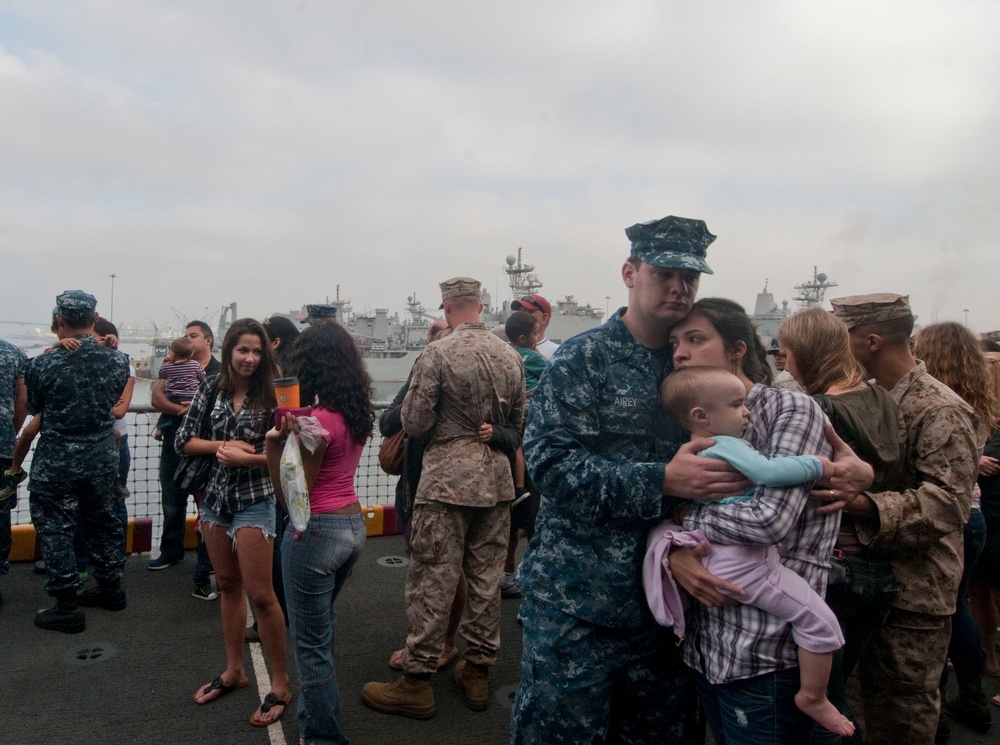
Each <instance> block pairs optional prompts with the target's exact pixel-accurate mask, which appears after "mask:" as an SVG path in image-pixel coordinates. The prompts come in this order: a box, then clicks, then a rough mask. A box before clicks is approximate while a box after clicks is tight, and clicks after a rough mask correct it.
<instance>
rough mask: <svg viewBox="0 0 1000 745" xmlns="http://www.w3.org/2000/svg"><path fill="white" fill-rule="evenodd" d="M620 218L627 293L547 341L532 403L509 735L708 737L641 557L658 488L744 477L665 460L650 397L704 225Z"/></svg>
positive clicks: (728, 488) (672, 447)
mask: <svg viewBox="0 0 1000 745" xmlns="http://www.w3.org/2000/svg"><path fill="white" fill-rule="evenodd" d="M625 232H626V234H627V235H628V237H629V239H630V240H631V242H632V255H631V257H630V258H629V260H628V261H627V262H626V263H625V265H624V266H623V267H622V278H623V280H624V282H625V285H626V286H627V287H628V288H629V304H628V307H627V308H623V309H621V310H619V311H618V312H617V313H616V314H614V315H613V316H612V317H611V318H609V319H608V321H607V322H606V323H605V324H604V325H603V326H601V327H599V328H596V329H592V330H589V331H586V332H584V333H583V334H580V335H579V336H576V337H574V338H572V339H570V340H569V341H567V342H566V343H564V344H563V345H562V346H561V347H560V348H559V350H558V351H557V352H556V354H555V355H554V356H553V358H552V360H551V362H550V363H549V366H548V368H547V369H546V371H545V373H544V374H543V376H542V379H541V383H540V384H539V386H538V388H537V389H536V390H535V394H534V399H533V402H532V405H531V408H530V411H529V416H528V427H527V432H526V434H525V456H526V458H527V463H528V467H529V469H530V472H531V476H532V478H533V479H534V480H535V483H536V484H537V485H538V486H539V488H540V489H541V492H542V500H541V508H540V511H539V514H538V522H537V526H536V533H535V535H534V537H533V538H532V540H531V542H530V544H529V545H528V549H527V552H526V553H525V556H524V560H523V561H522V563H521V567H520V570H519V572H518V584H520V586H521V587H522V588H524V591H525V594H526V597H525V600H524V601H523V602H522V605H521V619H522V620H523V623H524V645H523V656H522V660H521V682H520V686H519V687H518V691H517V696H516V698H515V701H514V712H513V721H512V724H511V736H510V742H511V743H525V744H531V745H534V744H536V743H583V742H617V743H656V745H662V743H695V742H698V743H700V742H703V738H704V730H703V724H702V722H701V716H700V713H699V706H698V700H697V696H696V692H695V686H694V682H693V679H692V677H691V675H690V673H689V671H688V670H687V669H686V668H685V666H684V665H683V664H682V662H681V660H680V656H679V655H678V653H677V646H676V645H677V639H676V637H675V636H674V635H673V633H672V632H671V631H670V630H669V629H666V628H663V627H660V626H658V625H657V624H656V623H655V621H654V620H653V618H652V616H651V614H650V612H649V609H648V607H647V605H646V600H645V596H644V594H643V590H642V582H641V569H642V560H643V554H644V551H645V546H646V535H647V533H648V532H649V530H650V528H652V527H653V526H655V525H656V524H657V523H658V522H659V521H660V520H662V519H663V518H664V517H666V516H667V515H669V514H670V513H671V511H672V510H673V508H674V506H675V505H676V503H677V502H676V500H675V499H674V498H673V497H669V496H665V494H667V493H671V494H674V495H677V496H683V497H693V496H695V495H696V494H697V492H699V491H701V492H702V496H704V495H705V493H706V492H705V491H702V490H708V491H710V492H713V493H715V494H717V495H718V496H723V495H726V494H733V493H735V492H736V491H737V490H738V489H735V488H734V485H735V484H736V483H737V482H739V481H740V480H741V478H742V477H740V476H739V475H738V474H735V473H734V472H731V471H730V470H729V469H728V468H726V467H722V468H721V469H718V470H717V468H716V467H715V466H712V465H705V464H703V463H701V461H703V460H708V459H698V458H694V461H696V462H697V465H696V466H694V465H692V466H690V467H689V469H688V470H687V471H686V472H684V473H683V474H682V475H681V472H680V471H677V470H673V469H674V468H675V467H676V462H675V463H674V464H670V463H668V462H669V461H671V460H672V459H673V458H674V456H675V454H676V453H677V451H678V449H679V448H681V447H682V443H684V440H685V437H684V433H683V432H682V430H681V427H680V426H679V425H678V424H677V423H676V422H675V421H673V420H672V419H671V418H670V417H669V415H667V414H665V413H664V412H663V410H662V408H661V406H660V403H659V396H658V390H659V384H660V382H661V381H662V380H663V378H664V377H665V376H666V375H667V374H668V373H669V372H670V371H671V370H672V361H671V349H670V347H669V344H668V338H669V331H670V328H671V327H672V326H673V325H674V324H676V323H677V322H678V321H680V320H682V319H683V318H684V317H685V316H686V315H687V313H688V311H689V310H690V308H691V305H692V304H693V302H694V299H695V293H696V292H697V288H698V281H699V279H700V275H701V273H711V270H710V269H709V268H708V265H707V264H706V263H705V254H706V249H707V247H708V245H709V244H710V243H711V242H712V241H713V240H714V239H715V236H713V235H711V234H710V233H709V232H708V230H707V228H706V226H705V223H704V222H702V221H701V220H690V219H686V218H679V217H673V216H670V217H666V218H663V219H662V220H657V221H654V222H650V223H644V224H639V225H634V226H632V227H631V228H628V229H627V230H626V231H625ZM684 447H685V448H686V446H684ZM688 457H689V458H690V457H693V456H690V455H689V456H688ZM690 462H691V461H690V460H689V461H688V463H690Z"/></svg>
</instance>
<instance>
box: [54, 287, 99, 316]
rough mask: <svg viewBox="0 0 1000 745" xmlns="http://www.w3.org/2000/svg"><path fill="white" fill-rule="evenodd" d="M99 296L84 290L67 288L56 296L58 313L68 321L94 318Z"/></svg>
mask: <svg viewBox="0 0 1000 745" xmlns="http://www.w3.org/2000/svg"><path fill="white" fill-rule="evenodd" d="M96 308H97V298H96V297H94V296H93V295H91V294H89V293H86V292H84V291H83V290H66V291H65V292H63V294H62V295H60V296H59V297H57V298H56V313H58V314H59V315H60V316H62V317H63V320H64V321H66V322H67V323H85V322H87V321H93V320H94V310H95V309H96Z"/></svg>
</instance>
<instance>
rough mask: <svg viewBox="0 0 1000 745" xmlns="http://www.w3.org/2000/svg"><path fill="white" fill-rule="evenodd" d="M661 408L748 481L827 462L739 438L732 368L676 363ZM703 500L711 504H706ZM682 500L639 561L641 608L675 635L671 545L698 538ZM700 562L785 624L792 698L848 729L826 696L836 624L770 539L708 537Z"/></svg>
mask: <svg viewBox="0 0 1000 745" xmlns="http://www.w3.org/2000/svg"><path fill="white" fill-rule="evenodd" d="M660 395H661V399H662V403H663V406H664V408H666V409H667V411H668V412H670V414H672V415H673V416H674V418H675V419H676V420H677V421H678V422H680V424H681V425H682V426H683V427H684V428H685V429H687V430H689V431H690V432H691V435H692V437H706V438H712V439H714V440H715V444H714V445H713V446H712V447H710V448H707V449H706V450H703V451H701V452H700V453H699V455H703V456H708V457H712V458H720V459H722V460H725V461H726V462H728V463H729V464H730V465H732V466H733V467H734V468H736V469H737V470H738V471H740V472H741V473H742V474H744V475H745V476H746V477H747V478H749V479H750V480H751V481H753V482H754V484H763V485H765V486H793V485H795V484H802V483H806V482H809V481H815V480H817V479H819V478H820V477H822V476H823V475H825V474H826V473H827V472H828V471H829V469H830V468H831V464H830V461H828V460H826V459H825V458H822V457H820V456H816V455H793V456H787V457H783V458H772V459H770V460H769V459H768V458H766V457H765V456H763V455H761V454H760V453H758V452H757V451H756V450H754V449H753V448H752V447H751V446H750V444H749V443H747V442H746V441H745V440H743V439H741V438H742V435H743V430H744V429H745V428H746V425H747V421H748V419H749V416H750V412H749V411H748V410H747V408H746V406H744V400H745V398H746V389H745V388H744V385H743V383H742V382H741V381H740V379H739V378H737V377H736V376H735V375H733V374H731V373H729V372H726V371H725V370H723V369H720V368H716V367H686V368H683V369H681V370H677V371H676V372H674V373H673V374H671V375H670V376H669V377H667V379H666V380H664V381H663V386H662V388H661V389H660ZM752 495H753V489H752V488H751V489H750V491H749V492H748V494H747V495H744V496H740V497H729V498H727V499H725V500H720V501H722V502H732V501H741V500H745V499H748V498H749V497H750V496H752ZM709 504H711V503H709ZM685 514H686V510H685V508H684V507H681V508H679V509H678V510H677V512H676V513H675V515H674V517H675V518H676V520H677V522H676V523H672V522H670V521H667V522H664V523H662V524H661V525H659V526H657V527H656V528H654V529H653V531H652V532H651V533H650V535H649V541H648V543H647V553H646V559H645V562H644V564H643V583H644V585H645V587H646V596H647V600H648V602H649V607H650V609H651V610H652V611H653V615H654V616H655V617H656V620H657V621H658V622H659V623H661V624H663V625H665V626H673V627H674V630H675V631H677V633H678V636H681V638H683V624H684V615H683V599H682V597H681V595H680V588H678V587H677V586H676V585H675V584H674V583H673V578H672V576H671V575H670V572H669V559H668V554H669V550H670V547H671V546H672V545H677V546H693V545H699V544H706V545H707V542H706V541H705V537H704V536H703V535H702V534H701V532H700V531H697V530H690V531H688V530H685V529H684V528H683V527H681V526H680V525H678V524H677V523H682V522H683V517H684V515H685ZM704 563H705V568H706V569H707V570H708V571H709V572H711V573H712V574H714V575H715V576H716V577H719V578H720V579H724V580H727V581H729V582H731V583H733V584H735V585H738V586H740V587H742V588H743V590H744V593H745V594H744V595H742V596H736V595H731V596H730V597H732V598H733V599H734V600H738V601H739V602H741V603H743V604H745V605H752V606H755V607H757V608H760V609H761V610H764V611H766V612H768V613H770V614H772V615H774V616H777V617H778V618H780V619H782V620H784V621H787V622H788V623H789V624H791V626H792V638H793V639H794V640H795V643H796V644H797V645H798V650H797V654H798V659H799V678H800V680H799V691H798V693H796V694H795V705H796V706H798V708H799V709H800V710H801V711H802V712H803V713H805V714H807V715H808V716H809V717H811V718H812V719H814V720H815V721H816V722H818V723H819V724H821V725H822V726H823V727H825V728H826V729H828V730H830V731H831V732H833V733H834V734H837V735H840V736H841V737H849V736H850V735H852V734H853V733H854V724H853V723H852V722H851V720H849V719H848V718H847V717H845V716H844V715H843V714H841V713H840V712H839V711H838V710H837V708H836V707H835V706H834V705H833V704H832V703H831V702H830V700H829V699H828V698H827V697H826V688H827V685H828V683H829V681H830V668H831V665H832V662H833V653H834V652H835V651H836V650H838V649H840V648H841V647H842V646H843V645H844V637H843V634H842V633H841V630H840V624H839V623H838V622H837V618H836V616H835V615H834V614H833V611H831V610H830V607H829V606H828V605H827V604H826V603H825V602H824V601H823V598H821V597H820V596H819V595H818V594H817V593H816V591H815V590H813V589H812V588H811V587H810V586H809V584H808V583H807V582H806V581H805V580H804V579H802V578H801V577H800V576H799V575H798V574H796V573H795V572H794V571H792V570H791V569H789V568H787V567H785V566H784V565H783V564H781V562H780V560H779V556H778V549H777V548H776V547H775V546H759V545H723V544H712V545H711V547H710V549H709V551H708V555H707V556H706V557H705V559H704Z"/></svg>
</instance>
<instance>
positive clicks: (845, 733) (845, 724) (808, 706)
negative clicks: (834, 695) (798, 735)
mask: <svg viewBox="0 0 1000 745" xmlns="http://www.w3.org/2000/svg"><path fill="white" fill-rule="evenodd" d="M795 705H796V706H798V707H799V711H801V712H802V713H803V714H806V715H807V716H808V717H809V718H810V719H813V720H814V721H816V722H818V723H819V724H821V725H822V726H823V727H824V728H825V729H828V730H830V732H832V733H833V734H835V735H839V736H840V737H850V736H851V735H853V734H854V722H852V721H851V720H850V719H848V718H847V717H845V716H844V715H843V714H841V713H840V712H839V711H837V707H836V706H834V705H833V704H832V703H830V699H828V698H826V697H825V696H824V697H823V698H812V697H810V696H808V695H807V694H805V693H803V692H802V691H799V692H798V693H796V694H795Z"/></svg>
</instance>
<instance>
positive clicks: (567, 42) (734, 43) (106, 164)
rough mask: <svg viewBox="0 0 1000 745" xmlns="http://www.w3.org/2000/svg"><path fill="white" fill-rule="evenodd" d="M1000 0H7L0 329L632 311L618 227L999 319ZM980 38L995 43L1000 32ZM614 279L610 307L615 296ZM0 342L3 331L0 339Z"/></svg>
mask: <svg viewBox="0 0 1000 745" xmlns="http://www.w3.org/2000/svg"><path fill="white" fill-rule="evenodd" d="M998 28H1000V4H998V3H996V2H992V1H984V2H967V1H963V0H956V1H954V2H943V1H942V2H926V1H924V0H906V1H905V2H904V1H903V0H898V1H896V0H893V1H890V0H880V2H871V1H870V0H867V1H865V2H853V1H846V2H845V1H844V0H838V2H835V3H833V2H801V1H798V2H795V1H789V2H767V1H760V2H742V1H739V0H732V1H731V2H711V1H710V0H706V1H703V2H668V1H667V0H648V1H645V0H643V1H630V0H617V1H616V2H613V3H612V2H590V1H589V0H573V1H572V2H568V1H567V2H546V1H545V0H530V1H524V0H509V1H508V2H505V3H481V2H467V1H459V0H439V1H434V0H424V1H423V2H415V3H407V2H400V1H397V2H385V1H384V0H365V1H364V2H336V3H334V2H318V1H317V0H307V1H305V2H299V3H297V4H296V3H294V2H277V1H275V2H264V1H263V0H238V1H237V0H228V1H224V0H213V1H212V2H203V1H202V0H197V1H192V2H169V1H166V0H165V1H163V2H147V1H145V0H106V1H103V2H97V1H93V2H91V1H87V0H72V1H71V0H66V1H64V2H55V1H48V2H45V1H39V0H26V1H25V2H17V1H14V2H10V1H3V2H0V261H2V269H0V271H2V276H3V283H2V284H3V292H2V293H0V320H26V321H44V320H45V319H46V318H47V317H48V314H49V313H50V311H51V308H52V306H53V301H54V298H55V295H56V294H58V293H59V292H60V291H62V290H64V289H70V288H82V289H85V290H88V291H90V292H92V293H94V294H95V295H97V296H98V298H99V300H100V304H99V306H98V310H99V311H100V312H101V313H102V315H105V316H107V315H110V314H111V279H110V277H109V275H110V274H112V273H114V274H116V275H117V277H116V279H115V281H114V313H113V320H115V321H116V322H118V323H119V325H123V324H124V325H133V324H138V325H140V326H148V325H149V321H150V320H154V321H156V322H157V323H158V324H159V325H161V326H162V325H167V324H176V320H177V319H176V316H175V309H176V313H177V314H178V315H181V316H183V317H185V318H195V317H199V316H204V315H205V314H206V309H208V314H209V316H213V317H214V316H217V314H218V309H219V308H220V307H221V306H222V305H226V304H228V303H230V302H233V301H236V302H237V303H238V304H239V312H240V315H242V316H246V315H251V316H255V317H258V318H260V317H263V316H265V315H268V314H270V313H272V312H275V311H288V310H290V309H298V308H299V307H300V306H301V305H302V304H303V303H310V302H322V301H323V300H324V299H325V298H327V297H331V298H332V297H333V296H334V295H335V294H336V291H337V290H336V288H337V286H338V285H339V286H340V293H341V297H342V298H349V299H350V300H351V301H352V302H353V305H354V308H355V310H356V311H358V310H364V309H366V308H367V309H373V308H375V307H386V308H389V309H390V310H391V311H400V312H402V311H403V310H404V308H405V300H406V297H407V296H408V295H411V294H413V293H416V295H417V296H418V298H419V299H420V300H421V301H423V302H424V303H425V304H426V305H428V306H431V305H432V304H433V305H434V306H435V307H436V302H435V301H436V300H437V297H438V295H437V293H438V288H437V283H438V282H439V281H440V280H442V279H444V278H447V277H450V276H453V275H460V274H462V275H470V276H473V277H476V278H478V279H481V280H482V281H483V283H484V285H485V286H486V287H487V288H488V289H490V290H491V291H492V292H493V293H494V295H495V296H496V295H497V294H498V293H497V290H498V289H499V296H500V298H501V299H503V298H507V293H506V292H505V286H504V284H505V283H504V277H503V274H502V271H501V270H502V268H503V266H504V258H505V257H506V256H507V255H508V254H511V253H515V252H516V250H517V248H518V247H519V246H521V247H523V248H524V255H525V259H526V260H528V261H530V262H532V263H534V264H535V265H536V267H537V271H538V273H539V275H540V277H541V279H542V280H543V282H544V283H545V287H544V289H543V290H542V292H543V294H545V295H547V296H548V297H550V298H552V299H554V298H557V297H561V296H562V295H565V294H574V295H575V296H576V298H577V300H579V301H581V302H589V303H592V304H594V305H595V306H598V307H600V308H602V309H603V308H604V307H605V305H610V307H611V308H612V309H613V308H615V307H616V306H618V305H621V304H624V302H625V297H626V295H625V290H624V287H623V285H622V281H621V275H620V268H621V264H622V262H623V260H624V259H625V257H626V256H627V254H628V241H627V239H626V238H625V234H624V231H623V229H624V228H625V227H626V226H628V225H631V224H632V223H635V222H640V221H646V220H651V219H654V218H659V217H662V216H664V215H667V214H675V215H681V216H685V217H698V218H702V219H704V220H705V221H706V222H707V223H708V227H709V229H710V230H711V231H712V232H713V233H715V234H717V235H718V240H717V241H716V242H715V243H714V244H713V245H712V247H711V248H710V250H709V254H708V262H709V264H710V265H711V266H712V268H713V269H714V270H715V272H716V274H715V275H714V276H712V277H705V278H704V279H703V282H702V289H701V295H702V296H708V295H722V296H726V297H731V298H733V299H735V300H738V301H739V302H741V303H743V304H744V305H746V306H748V309H749V310H752V305H753V302H754V298H755V296H756V293H757V292H758V291H760V290H761V288H762V287H763V285H764V283H765V280H766V281H768V284H769V287H770V289H771V291H772V292H773V293H774V295H775V297H776V299H777V300H779V301H780V300H781V299H790V298H791V297H792V295H793V289H792V285H793V284H795V283H797V282H801V281H803V280H806V279H808V278H809V277H810V275H811V274H812V271H813V266H818V267H819V270H820V271H822V272H825V273H826V274H828V275H829V276H830V277H831V278H832V279H835V280H836V281H837V282H838V283H839V287H837V288H835V289H834V290H832V291H831V293H829V294H828V298H829V297H830V296H834V297H836V296H839V295H849V294H859V293H866V292H878V291H892V292H900V293H909V294H910V296H911V302H912V304H913V306H914V310H915V311H916V312H917V313H918V314H919V316H920V318H919V321H920V322H922V323H928V322H931V321H934V320H958V321H964V320H965V316H966V310H967V311H968V313H967V315H968V322H969V325H970V326H971V327H972V328H973V329H974V330H977V331H984V330H988V329H995V328H1000V292H998V279H1000V251H998V243H1000V210H998V206H1000V200H998V197H1000V188H998V184H1000V158H998V141H1000V95H998V80H1000V59H998V58H1000V44H998V43H997V39H996V35H997V29H998ZM991 50H992V51H991ZM608 296H610V300H606V298H607V297H608ZM0 331H2V329H0Z"/></svg>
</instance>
